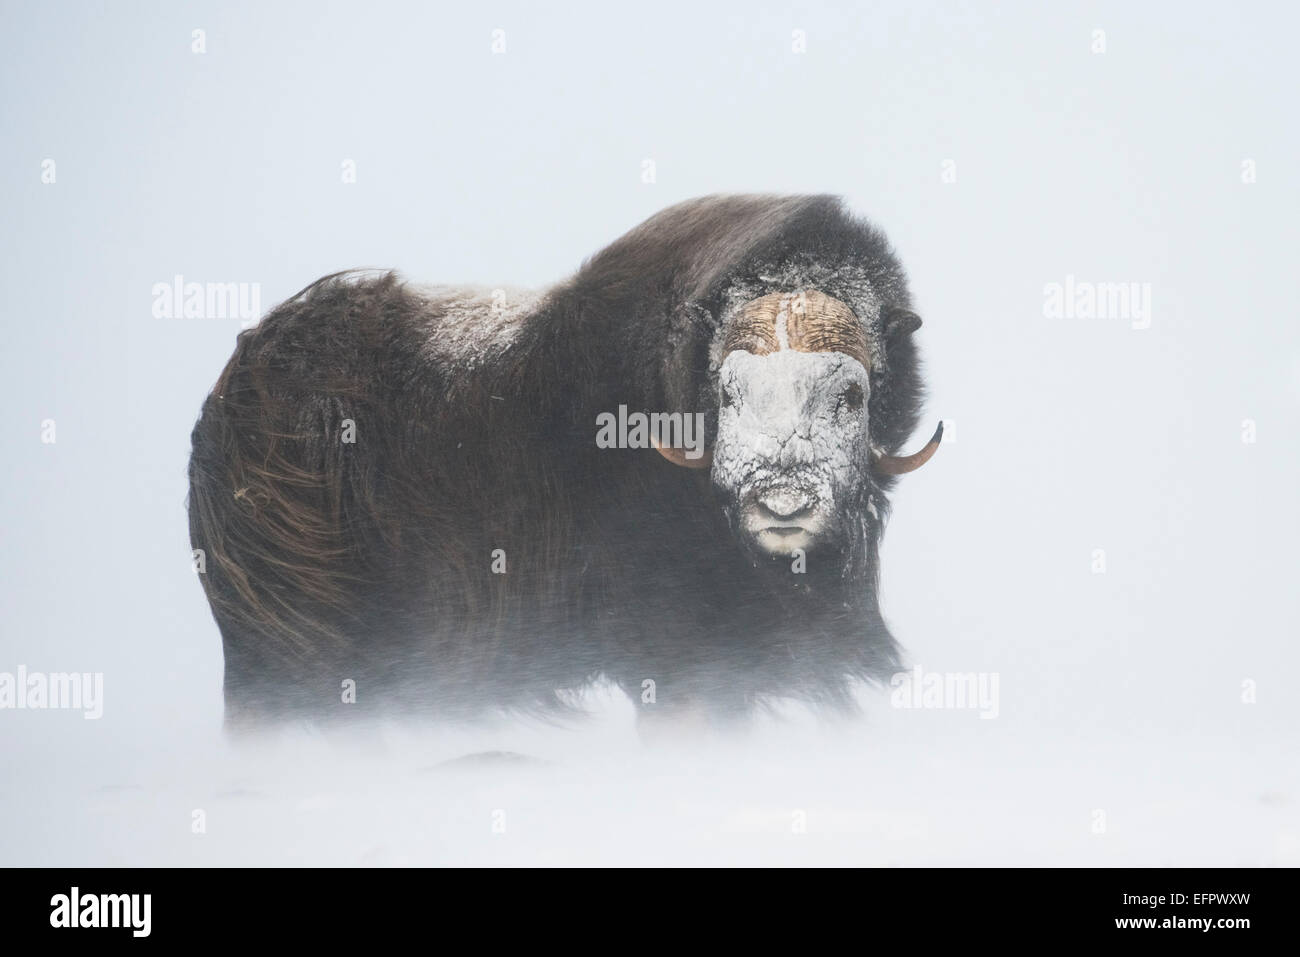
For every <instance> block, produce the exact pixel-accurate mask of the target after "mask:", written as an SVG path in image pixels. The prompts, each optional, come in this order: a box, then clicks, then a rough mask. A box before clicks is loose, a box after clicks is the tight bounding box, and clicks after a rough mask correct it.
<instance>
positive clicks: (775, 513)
mask: <svg viewBox="0 0 1300 957" xmlns="http://www.w3.org/2000/svg"><path fill="white" fill-rule="evenodd" d="M758 507H759V509H761V510H762V511H763V513H764V514H765V515H767V516H769V517H771V518H773V519H775V520H776V521H778V522H792V521H795V520H796V519H798V518H802V517H803V516H805V515H806V514H807V513H808V512H810V511H811V510H812V499H811V498H810V497H809V496H808V495H807V494H805V493H803V492H795V491H791V490H789V489H780V490H777V491H772V492H764V493H762V494H761V495H759V497H758Z"/></svg>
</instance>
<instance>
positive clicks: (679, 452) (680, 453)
mask: <svg viewBox="0 0 1300 957" xmlns="http://www.w3.org/2000/svg"><path fill="white" fill-rule="evenodd" d="M650 444H651V445H653V446H654V447H655V451H656V452H658V453H659V454H660V455H662V456H663V457H664V458H666V459H667V460H668V461H669V462H672V463H673V465H680V466H681V467H682V468H687V469H707V468H708V467H709V466H710V465H712V464H713V450H712V449H705V450H704V452H703V454H701V455H700V457H699V458H698V459H688V458H687V457H686V450H685V449H675V448H673V447H672V446H668V445H660V444H659V440H658V439H656V438H655V437H654V436H653V435H652V436H650Z"/></svg>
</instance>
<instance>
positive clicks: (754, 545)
mask: <svg viewBox="0 0 1300 957" xmlns="http://www.w3.org/2000/svg"><path fill="white" fill-rule="evenodd" d="M718 381H719V412H718V435H717V442H716V445H715V446H714V449H713V463H712V480H713V485H714V488H715V489H716V491H717V492H718V493H719V495H720V496H721V497H722V499H723V502H724V504H725V508H726V510H727V515H728V518H729V519H730V522H731V526H732V528H733V529H734V531H735V533H736V535H737V536H738V537H739V539H740V540H741V543H742V544H743V545H744V546H745V547H746V548H747V549H748V550H750V551H751V552H753V553H756V554H758V555H763V556H770V557H777V556H785V555H790V554H792V553H793V552H794V551H795V549H802V550H803V551H804V552H811V551H813V550H818V549H822V548H838V547H843V546H844V545H845V544H847V540H848V537H849V536H850V535H852V534H853V530H854V529H856V528H859V527H860V523H859V520H858V516H859V514H860V512H861V509H862V507H863V503H864V498H865V492H864V489H865V488H866V482H867V476H868V474H869V468H870V442H869V432H868V417H867V400H868V398H869V396H870V388H871V384H870V379H869V376H868V374H867V370H866V368H865V367H864V366H863V365H862V363H861V362H860V361H858V360H857V359H856V358H853V357H852V356H849V355H846V354H845V353H842V352H800V351H796V350H794V349H784V350H780V351H776V352H771V353H769V354H766V355H755V354H754V353H752V352H749V351H746V350H738V351H733V352H731V353H729V354H728V355H727V356H726V358H725V360H724V361H723V363H722V366H721V369H720V371H719V376H718Z"/></svg>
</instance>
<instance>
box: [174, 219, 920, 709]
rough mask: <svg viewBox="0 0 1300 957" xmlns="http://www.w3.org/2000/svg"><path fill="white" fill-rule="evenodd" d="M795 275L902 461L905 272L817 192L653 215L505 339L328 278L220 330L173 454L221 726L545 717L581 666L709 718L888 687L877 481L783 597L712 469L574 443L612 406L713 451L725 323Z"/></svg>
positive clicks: (493, 324) (910, 377)
mask: <svg viewBox="0 0 1300 957" xmlns="http://www.w3.org/2000/svg"><path fill="white" fill-rule="evenodd" d="M792 273H793V274H797V275H800V276H806V277H808V278H807V281H806V282H805V283H803V284H801V285H802V286H806V287H807V288H815V289H817V290H818V291H820V292H821V293H824V294H825V295H826V296H830V297H833V298H834V299H837V300H840V301H841V302H843V303H845V304H846V305H847V306H848V307H849V308H851V309H852V311H853V313H855V314H856V317H857V318H858V320H859V321H860V323H861V325H860V327H859V331H860V334H861V336H862V337H863V342H864V343H868V344H869V347H870V352H871V355H872V357H873V359H874V361H873V363H872V365H871V366H870V368H871V374H872V389H871V397H870V409H869V414H870V422H871V431H872V435H873V441H875V442H876V443H877V444H878V445H880V446H881V447H882V448H884V449H885V450H886V451H893V450H895V449H897V448H898V447H899V446H900V445H901V444H902V442H903V440H904V439H905V438H906V437H907V436H908V435H909V433H910V432H911V430H912V428H913V427H914V425H915V424H916V417H917V412H918V406H919V403H920V396H921V385H920V379H919V375H918V363H917V358H916V352H915V347H914V345H913V342H912V340H911V339H910V337H909V336H908V335H907V333H908V332H910V331H911V329H912V328H914V325H912V323H911V321H910V320H907V319H904V320H900V321H895V317H896V316H904V317H906V316H910V313H908V312H906V310H907V308H908V306H909V299H908V293H907V290H906V285H905V281H904V278H903V273H902V270H901V267H900V266H899V264H898V262H897V261H896V259H895V258H894V256H893V254H892V252H891V251H890V249H889V247H888V245H887V243H886V242H885V241H884V239H883V237H881V235H880V234H879V233H877V232H876V231H875V230H874V229H872V228H871V227H870V226H868V225H867V224H865V223H863V222H861V221H859V220H856V219H854V218H853V217H851V216H849V215H848V214H846V213H845V212H844V210H843V209H842V207H841V206H840V204H839V202H838V201H837V200H835V199H833V198H829V197H791V198H774V197H762V196H739V197H712V198H708V199H703V200H696V201H693V202H690V203H686V204H682V205H681V206H676V207H673V208H672V209H669V210H666V211H664V212H662V213H660V214H659V215H657V216H655V217H653V218H652V219H650V220H649V221H647V222H646V223H645V224H643V225H642V226H640V227H638V228H637V229H635V230H633V231H632V232H631V233H629V234H628V235H626V236H624V237H623V238H622V239H620V240H618V241H617V242H615V243H614V244H612V245H611V246H609V247H608V248H606V249H605V250H603V251H601V252H600V253H598V254H597V255H596V256H594V257H593V258H592V259H591V260H590V261H589V262H587V263H586V264H585V265H584V266H583V267H582V269H581V270H580V271H579V272H578V273H577V274H576V275H575V276H574V277H573V278H572V279H570V280H568V281H567V282H564V283H562V284H560V285H558V286H556V287H554V288H553V289H551V290H550V291H549V292H548V293H547V294H546V295H545V296H543V297H542V298H540V299H539V300H538V301H537V302H536V303H534V304H533V305H531V306H529V307H527V308H522V309H520V310H519V314H518V316H517V320H515V321H512V320H510V319H509V316H508V314H506V315H504V318H503V314H501V313H500V311H499V310H497V311H494V310H495V309H496V306H498V305H500V304H499V303H497V304H495V305H494V304H493V302H492V301H491V298H490V297H488V298H485V299H483V300H482V301H481V303H479V304H477V305H476V304H475V302H474V301H473V300H472V297H469V296H467V294H466V293H465V292H464V291H458V290H448V289H441V290H421V289H418V288H414V287H410V286H407V285H406V284H404V283H403V282H402V281H401V280H399V279H398V278H397V277H396V276H395V275H393V274H391V273H389V274H384V275H378V276H375V275H363V274H338V275H334V276H327V277H325V278H324V279H321V280H319V281H317V282H315V283H313V284H312V285H311V286H309V287H307V288H306V289H304V290H303V291H302V292H300V293H298V294H297V295H295V296H293V297H292V298H290V299H289V300H288V301H286V302H284V303H283V304H281V305H280V306H278V307H277V308H275V309H274V310H273V311H272V312H271V313H270V314H268V315H267V316H266V317H265V318H264V319H263V320H262V322H261V323H260V324H259V325H258V326H257V327H255V328H253V329H250V330H248V331H246V332H243V333H241V334H240V336H239V339H238V342H237V345H236V348H235V352H234V355H233V356H232V357H231V359H230V362H229V363H228V364H227V366H226V368H225V370H224V371H223V372H222V373H221V376H220V378H219V379H218V380H217V383H216V385H215V387H214V388H213V390H212V393H211V395H209V397H208V398H207V401H206V402H205V403H204V406H203V411H202V414H201V416H200V418H199V421H198V423H197V425H196V426H195V428H194V433H193V454H192V458H191V462H190V483H191V493H190V500H189V509H190V529H191V538H192V540H193V545H194V547H195V548H202V549H204V550H205V552H206V553H207V556H208V563H207V573H206V574H205V575H204V576H203V584H204V587H205V590H206V593H207V596H208V599H209V601H210V603H211V606H212V612H213V616H214V617H215V619H216V621H217V624H218V626H219V627H220V630H221V635H222V640H223V644H224V650H225V659H226V680H225V691H226V700H227V714H228V718H229V720H230V721H231V722H232V723H243V722H249V721H254V722H255V721H259V720H263V719H267V718H277V717H288V716H308V717H325V716H329V715H338V714H353V713H356V712H357V711H370V712H373V711H394V712H403V713H410V712H413V711H414V712H427V713H431V714H439V715H448V716H466V715H471V714H475V713H479V712H481V711H482V710H483V709H487V708H542V709H546V708H553V707H555V706H556V705H557V702H558V701H559V695H558V694H557V692H560V691H562V690H564V689H574V688H578V687H581V686H582V685H583V684H584V683H586V682H588V681H589V680H591V679H593V678H596V677H598V676H602V675H603V676H605V677H608V678H610V679H612V680H614V681H615V682H617V683H618V684H619V685H620V686H622V687H624V688H626V689H627V690H628V692H629V694H630V695H631V696H632V697H633V699H634V700H636V701H638V702H639V701H640V700H641V689H642V687H643V682H644V681H645V680H647V679H650V680H653V681H655V682H656V699H657V705H656V706H657V707H661V708H663V707H672V706H674V705H675V704H682V703H686V702H693V703H699V702H704V703H706V704H707V705H708V707H709V708H710V709H711V710H712V711H713V712H714V713H715V714H719V715H722V714H735V713H743V712H745V711H746V710H748V709H749V708H751V707H752V706H754V705H755V704H756V703H759V702H761V701H763V700H765V699H767V698H768V697H771V696H782V695H793V696H797V697H801V698H804V699H808V700H812V701H817V702H824V703H830V704H838V705H844V704H846V703H847V702H848V700H849V698H848V694H847V689H848V684H847V682H848V680H849V679H851V678H873V677H880V676H882V675H885V674H887V673H889V672H890V671H892V670H894V669H895V668H896V667H897V666H898V656H897V648H896V645H895V643H894V641H893V638H892V637H891V636H890V634H889V632H888V630H887V629H886V627H885V625H884V622H883V620H882V619H881V616H880V612H879V608H878V604H877V600H876V587H875V582H876V574H877V569H876V544H877V541H878V538H879V534H880V531H881V527H882V522H883V519H884V516H885V514H886V510H887V509H886V502H885V497H884V493H885V492H886V491H887V490H888V488H889V486H890V484H891V483H892V481H893V480H892V479H891V478H890V477H889V476H887V475H883V474H882V475H873V476H871V477H870V478H871V487H872V489H873V491H874V494H875V502H876V506H877V510H878V515H873V516H867V515H863V516H860V518H861V522H862V529H863V531H862V540H861V541H859V542H857V543H856V544H855V546H854V547H853V548H852V549H851V550H848V551H846V552H845V554H844V555H843V556H841V559H840V560H838V561H836V562H829V563H828V562H822V563H820V566H819V567H820V568H821V569H823V570H822V571H820V573H815V574H810V575H807V576H799V580H797V581H796V580H792V579H793V578H794V576H790V575H788V574H787V575H784V576H777V575H775V574H774V573H773V572H772V570H771V569H768V568H762V567H756V566H755V564H754V563H753V562H752V561H751V560H749V559H748V558H747V557H746V556H745V555H744V553H743V552H742V551H741V550H740V549H739V548H737V547H736V545H735V543H734V542H733V540H732V536H731V532H730V529H729V528H728V526H727V523H726V520H725V519H724V517H723V514H722V511H721V509H720V508H719V507H718V505H717V503H716V502H715V501H714V498H713V494H712V492H711V489H710V485H709V476H708V473H707V472H705V471H698V472H697V471H691V470H687V469H680V468H676V467H674V466H673V465H671V464H670V463H668V462H666V461H665V460H664V459H663V458H662V457H660V456H659V455H657V454H655V453H654V452H652V451H647V450H635V449H630V450H608V449H598V448H597V447H596V445H595V442H594V436H595V431H596V427H595V423H596V416H597V415H598V413H601V412H607V411H613V410H616V409H617V408H618V406H619V405H620V404H624V405H627V406H628V408H629V409H632V410H642V411H647V412H649V411H667V412H673V411H681V412H695V411H702V412H704V413H705V414H706V421H707V425H708V430H709V433H710V437H711V435H712V433H713V431H714V430H715V428H716V413H717V402H718V399H717V382H716V372H717V369H716V365H715V363H716V356H717V355H718V353H719V347H720V346H721V344H722V343H723V341H724V340H725V338H726V335H727V329H726V328H725V326H726V324H727V322H729V321H730V319H731V317H732V316H733V315H734V310H733V309H732V307H731V304H732V303H734V302H735V301H736V300H737V298H738V297H741V298H748V299H752V298H755V294H759V295H764V294H772V293H789V292H792V291H795V290H792V289H790V288H789V285H788V279H787V278H784V277H788V276H789V275H791V274H792ZM774 276H776V277H781V278H775V279H774V278H772V277H774ZM507 306H509V304H507ZM475 309H477V310H479V311H478V313H473V310H475ZM467 310H470V314H469V315H468V316H467ZM476 316H477V317H478V318H476ZM900 329H902V330H903V331H902V333H899V330H900ZM489 333H490V334H489ZM348 420H350V422H351V423H352V426H353V428H354V430H355V441H354V442H351V443H349V442H346V441H344V440H343V439H344V435H345V429H346V428H347V423H348ZM857 518H858V517H856V516H855V521H856V520H857ZM497 549H500V550H501V551H502V552H503V553H504V558H505V562H506V572H505V574H497V573H495V572H494V571H493V564H494V554H500V553H498V552H495V550H497ZM345 679H353V680H355V681H356V682H357V703H356V705H355V706H347V705H343V704H341V703H340V687H341V683H342V682H343V681H344V680H345Z"/></svg>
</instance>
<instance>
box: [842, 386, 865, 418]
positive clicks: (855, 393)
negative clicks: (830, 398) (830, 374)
mask: <svg viewBox="0 0 1300 957" xmlns="http://www.w3.org/2000/svg"><path fill="white" fill-rule="evenodd" d="M840 406H841V407H842V408H846V409H848V410H849V411H851V412H856V411H858V410H859V409H860V408H862V386H860V385H858V384H857V383H856V382H855V383H853V385H851V386H849V387H848V388H847V389H845V390H844V391H843V392H841V393H840Z"/></svg>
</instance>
